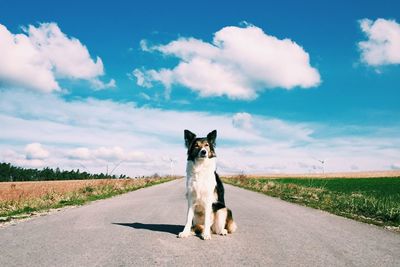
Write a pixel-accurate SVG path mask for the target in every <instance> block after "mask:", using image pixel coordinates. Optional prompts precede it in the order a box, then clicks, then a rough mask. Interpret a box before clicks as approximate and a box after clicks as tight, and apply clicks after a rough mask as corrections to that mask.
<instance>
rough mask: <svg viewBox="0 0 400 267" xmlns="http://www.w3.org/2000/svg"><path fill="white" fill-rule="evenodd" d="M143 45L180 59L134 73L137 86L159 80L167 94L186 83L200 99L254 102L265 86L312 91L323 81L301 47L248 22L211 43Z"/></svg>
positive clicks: (219, 34) (225, 30)
mask: <svg viewBox="0 0 400 267" xmlns="http://www.w3.org/2000/svg"><path fill="white" fill-rule="evenodd" d="M140 45H141V48H142V50H143V51H146V52H154V51H158V52H160V53H162V54H163V55H169V56H174V57H177V58H178V59H179V63H178V65H177V66H176V67H174V68H172V69H169V68H163V69H160V70H154V69H150V70H145V69H143V68H137V69H135V70H134V71H133V75H134V76H135V77H136V78H137V84H138V85H140V86H144V87H151V86H152V83H153V82H160V83H162V84H163V85H164V86H165V87H166V88H167V90H170V89H171V87H172V86H173V85H182V86H184V87H187V88H189V89H191V90H193V91H195V92H197V93H198V94H199V95H200V96H201V97H211V96H227V97H228V98H231V99H246V100H251V99H254V98H256V97H257V95H258V92H260V91H262V90H264V89H266V88H284V89H292V88H294V87H302V88H309V87H315V86H318V85H319V84H320V83H321V78H320V75H319V72H318V70H317V69H316V68H313V67H312V66H311V65H310V58H309V54H308V53H307V52H306V51H305V50H304V49H303V48H302V47H301V46H300V45H298V44H297V43H296V42H294V41H292V40H290V39H278V38H277V37H275V36H272V35H268V34H267V33H265V32H263V30H262V29H260V28H258V27H256V26H253V25H249V24H246V26H245V27H243V28H241V27H233V26H230V27H224V28H222V29H221V30H219V31H218V32H216V33H215V35H214V39H213V42H212V43H208V42H204V41H202V40H199V39H195V38H192V37H191V38H179V39H178V40H175V41H172V42H170V43H168V44H166V45H154V46H149V45H148V44H147V42H146V41H144V40H142V41H141V43H140Z"/></svg>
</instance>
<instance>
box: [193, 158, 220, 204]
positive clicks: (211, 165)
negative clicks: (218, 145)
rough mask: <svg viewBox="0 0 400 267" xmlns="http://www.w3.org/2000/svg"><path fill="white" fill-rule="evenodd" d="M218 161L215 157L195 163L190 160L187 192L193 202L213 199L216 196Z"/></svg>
mask: <svg viewBox="0 0 400 267" xmlns="http://www.w3.org/2000/svg"><path fill="white" fill-rule="evenodd" d="M215 167H216V161H215V159H214V158H212V159H207V160H204V161H201V162H196V163H194V162H193V161H188V163H187V166H186V172H187V173H186V175H187V181H186V182H187V184H186V187H187V192H188V194H190V197H191V199H192V201H193V202H198V201H200V202H206V201H212V198H214V189H215V186H216V181H215V174H214V172H215Z"/></svg>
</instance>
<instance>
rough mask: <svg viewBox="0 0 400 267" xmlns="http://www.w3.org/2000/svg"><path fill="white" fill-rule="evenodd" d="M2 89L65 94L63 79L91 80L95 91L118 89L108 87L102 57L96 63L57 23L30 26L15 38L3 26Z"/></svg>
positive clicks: (0, 37) (0, 50) (0, 35)
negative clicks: (61, 79)
mask: <svg viewBox="0 0 400 267" xmlns="http://www.w3.org/2000/svg"><path fill="white" fill-rule="evenodd" d="M0 58H1V61H0V85H5V86H13V87H20V88H29V89H33V90H37V91H41V92H52V91H61V89H62V88H61V86H60V84H59V79H60V78H63V79H80V80H87V81H89V82H90V84H91V86H92V87H93V88H95V89H104V88H109V87H115V86H116V84H115V81H114V80H111V81H110V82H108V83H104V82H103V81H101V80H100V79H99V77H100V76H102V75H104V67H103V62H102V60H101V58H100V57H97V58H96V60H93V59H92V58H91V57H90V54H89V51H88V49H87V48H86V46H84V45H83V44H82V43H81V42H80V41H79V40H78V39H76V38H73V37H69V36H67V35H66V34H65V33H63V32H62V31H61V29H60V28H59V27H58V25H57V24H56V23H42V24H40V25H39V26H38V27H35V26H33V25H29V26H28V27H26V28H23V32H22V33H19V34H13V33H11V32H10V31H8V29H7V28H6V27H5V26H4V25H1V24H0Z"/></svg>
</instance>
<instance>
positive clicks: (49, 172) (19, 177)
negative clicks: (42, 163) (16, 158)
mask: <svg viewBox="0 0 400 267" xmlns="http://www.w3.org/2000/svg"><path fill="white" fill-rule="evenodd" d="M117 178H126V175H122V174H121V175H120V176H116V175H109V174H104V173H100V174H92V173H88V172H86V171H83V172H81V171H80V170H79V169H76V170H71V171H66V170H60V168H56V169H51V168H48V167H46V168H43V169H40V170H39V169H27V168H21V167H16V166H13V165H11V164H10V163H0V182H15V181H51V180H85V179H117Z"/></svg>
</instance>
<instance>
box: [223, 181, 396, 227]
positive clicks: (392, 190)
mask: <svg viewBox="0 0 400 267" xmlns="http://www.w3.org/2000/svg"><path fill="white" fill-rule="evenodd" d="M224 181H225V182H226V183H229V184H232V185H236V186H240V187H243V188H247V189H250V190H253V191H258V192H262V193H265V194H267V195H270V196H274V197H279V198H281V199H283V200H287V201H290V202H295V203H299V204H302V205H306V206H310V207H313V208H317V209H321V210H326V211H329V212H331V213H335V214H338V215H341V216H345V217H348V218H353V219H357V220H360V221H363V222H368V223H373V224H376V225H382V226H394V227H400V178H399V177H398V178H351V179H346V178H329V179H327V178H325V179H316V178H313V179H307V178H301V179H300V178H283V179H266V178H247V177H233V178H225V179H224Z"/></svg>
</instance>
